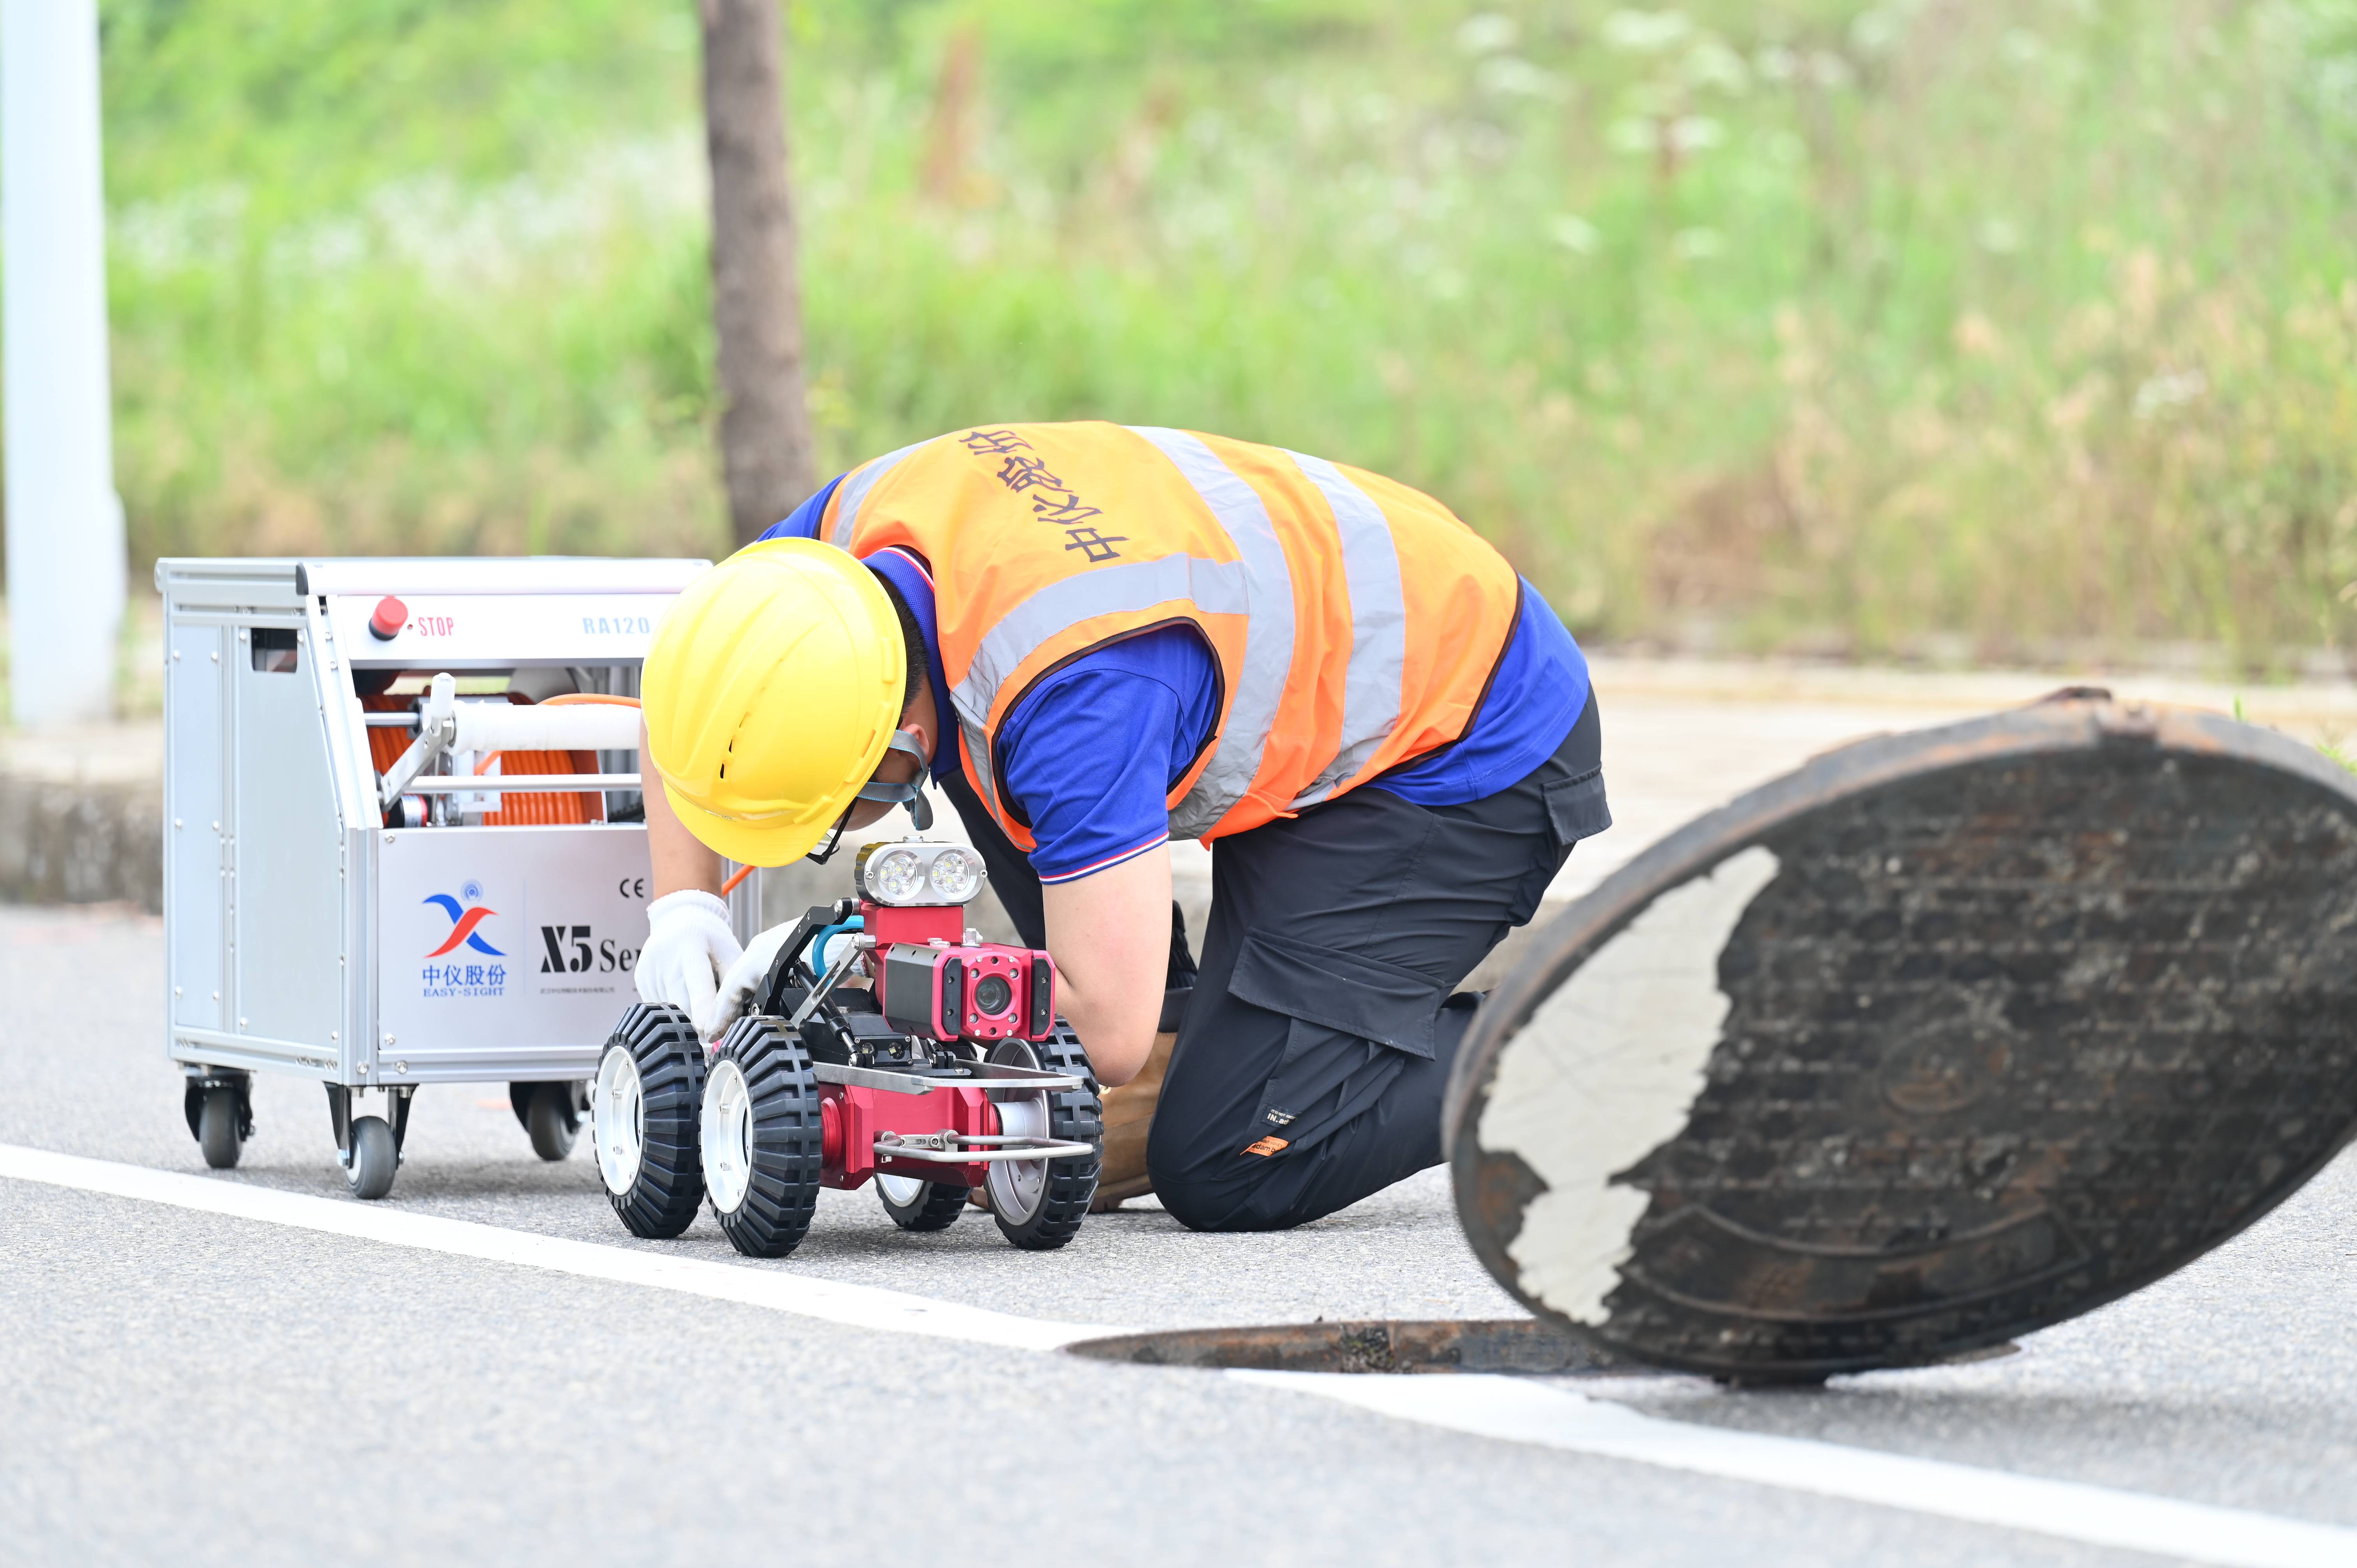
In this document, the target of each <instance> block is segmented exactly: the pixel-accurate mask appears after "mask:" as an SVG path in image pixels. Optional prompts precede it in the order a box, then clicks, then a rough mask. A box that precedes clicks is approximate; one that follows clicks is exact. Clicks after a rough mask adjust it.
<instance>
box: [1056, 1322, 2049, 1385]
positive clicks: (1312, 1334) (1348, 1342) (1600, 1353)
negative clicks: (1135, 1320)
mask: <svg viewBox="0 0 2357 1568" xmlns="http://www.w3.org/2000/svg"><path fill="white" fill-rule="evenodd" d="M1064 1348H1065V1349H1066V1350H1067V1351H1068V1352H1070V1353H1071V1354H1072V1355H1075V1356H1086V1357H1088V1358H1090V1359H1092V1360H1099V1361H1126V1362H1129V1363H1130V1364H1131V1365H1133V1366H1140V1367H1210V1368H1225V1367H1243V1368H1249V1369H1253V1370H1254V1371H1264V1372H1392V1373H1398V1372H1518V1373H1523V1374H1524V1375H1528V1376H1546V1377H1577V1376H1580V1375H1583V1374H1584V1375H1588V1376H1597V1377H1605V1376H1609V1377H1671V1376H1675V1375H1677V1374H1674V1373H1671V1372H1667V1371H1664V1370H1663V1369H1661V1368H1658V1367H1648V1366H1646V1365H1644V1364H1643V1363H1641V1362H1639V1361H1632V1360H1631V1359H1628V1358H1627V1357H1625V1356H1616V1355H1614V1354H1612V1353H1611V1352H1610V1351H1609V1350H1604V1349H1600V1348H1597V1347H1596V1346H1594V1345H1591V1344H1588V1343H1587V1341H1586V1340H1583V1339H1578V1338H1576V1337H1573V1336H1571V1335H1568V1334H1566V1333H1563V1332H1561V1331H1560V1330H1558V1329H1555V1328H1554V1327H1551V1326H1548V1325H1546V1324H1544V1323H1541V1322H1538V1321H1536V1320H1534V1319H1532V1318H1490V1319H1471V1320H1467V1319H1442V1320H1440V1321H1438V1322H1428V1323H1417V1322H1401V1321H1397V1320H1389V1319H1380V1318H1378V1319H1372V1320H1366V1321H1361V1322H1342V1323H1273V1324H1263V1325H1259V1326H1253V1327H1248V1328H1180V1329H1172V1330H1170V1331H1168V1332H1166V1333H1151V1334H1115V1335H1111V1336H1108V1337H1105V1338H1103V1339H1083V1340H1081V1341H1079V1342H1078V1343H1076V1344H1071V1345H1067V1346H1066V1347H1064ZM2019 1348H2020V1347H2019V1346H2018V1345H2012V1344H2006V1345H1993V1346H1990V1347H1988V1348H1985V1349H1980V1350H1971V1351H1967V1352H1965V1353H1964V1355H1961V1356H1956V1357H1953V1358H1951V1359H1949V1360H1948V1361H1946V1362H1943V1363H1941V1364H1942V1365H1954V1364H1956V1363H1958V1362H1964V1361H1983V1360H1988V1359H1992V1358H1995V1357H1998V1356H2010V1355H2012V1354H2013V1353H2014V1352H2015V1351H2016V1350H2018V1349H2019ZM1745 1381H1750V1380H1745ZM1761 1381H1765V1380H1761ZM1807 1381H1822V1379H1809V1380H1807Z"/></svg>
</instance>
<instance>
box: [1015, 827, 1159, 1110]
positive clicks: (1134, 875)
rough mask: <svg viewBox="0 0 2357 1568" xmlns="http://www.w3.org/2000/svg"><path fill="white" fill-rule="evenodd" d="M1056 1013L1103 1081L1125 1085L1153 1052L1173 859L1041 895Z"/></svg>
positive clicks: (1133, 862)
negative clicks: (1077, 1037) (1068, 1023)
mask: <svg viewBox="0 0 2357 1568" xmlns="http://www.w3.org/2000/svg"><path fill="white" fill-rule="evenodd" d="M1039 897H1040V903H1041V905H1042V907H1043V909H1044V912H1045V914H1046V915H1047V918H1048V951H1049V955H1050V956H1052V957H1053V958H1054V959H1055V961H1056V987H1057V1005H1058V1008H1059V1010H1060V1012H1062V1014H1063V1015H1064V1016H1065V1017H1066V1018H1068V1019H1070V1020H1071V1025H1072V1027H1073V1029H1074V1030H1075V1031H1076V1032H1077V1033H1078V1034H1079V1035H1080V1036H1081V1044H1082V1045H1083V1046H1085V1047H1088V1053H1089V1064H1090V1066H1092V1067H1093V1068H1094V1069H1096V1075H1097V1080H1098V1081H1099V1082H1101V1083H1103V1084H1105V1085H1107V1086H1108V1087H1114V1086H1118V1085H1121V1084H1125V1083H1127V1082H1128V1081H1129V1080H1130V1079H1133V1078H1135V1077H1136V1076H1137V1073H1138V1069H1140V1068H1143V1067H1144V1066H1145V1065H1146V1057H1147V1055H1148V1054H1149V1053H1151V1052H1152V1051H1153V1049H1154V1030H1155V1026H1156V1025H1157V1023H1158V1022H1159V1021H1160V1018H1161V1015H1162V987H1163V982H1164V979H1165V977H1166V975H1167V974H1168V970H1169V966H1170V856H1169V854H1168V853H1167V852H1165V851H1163V850H1160V849H1154V850H1149V851H1147V852H1146V854H1139V855H1132V856H1131V857H1130V858H1129V859H1127V860H1125V861H1123V862H1122V863H1121V864H1120V865H1115V866H1111V867H1108V868H1107V869H1105V870H1103V871H1100V872H1097V873H1095V874H1094V875H1089V876H1082V877H1077V878H1075V879H1073V880H1072V881H1070V882H1051V883H1049V884H1048V885H1047V886H1044V887H1042V888H1040V889H1039Z"/></svg>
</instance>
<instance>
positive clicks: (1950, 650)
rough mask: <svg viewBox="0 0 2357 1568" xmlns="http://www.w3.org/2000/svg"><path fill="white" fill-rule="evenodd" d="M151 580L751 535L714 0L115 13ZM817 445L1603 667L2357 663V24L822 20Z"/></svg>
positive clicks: (1456, 10) (130, 459) (113, 9)
mask: <svg viewBox="0 0 2357 1568" xmlns="http://www.w3.org/2000/svg"><path fill="white" fill-rule="evenodd" d="M102 18H103V27H104V62H105V63H104V70H105V92H106V104H107V109H106V113H107V129H106V134H107V138H108V144H107V153H108V178H109V183H110V199H111V204H112V219H111V222H112V230H111V245H112V252H111V254H112V262H111V264H112V279H111V282H112V290H113V311H114V317H113V319H114V331H115V387H116V403H117V409H118V426H117V443H118V451H119V458H118V462H119V467H120V471H121V485H122V489H123V492H124V499H125V503H126V505H127V507H128V509H129V514H130V517H131V520H132V527H133V548H134V552H135V555H136V556H138V557H140V558H142V559H144V558H145V557H147V556H152V555H154V554H156V553H171V552H242V551H271V552H275V551H291V550H349V551H393V550H410V549H415V550H426V551H493V552H505V551H629V552H668V551H694V552H699V553H707V552H716V551H717V550H719V549H720V548H721V547H722V542H723V535H724V526H723V522H722V515H723V513H722V507H721V504H720V501H719V497H718V486H717V482H716V471H715V469H716V463H715V458H714V456H713V455H712V443H711V439H710V433H711V427H712V424H713V421H714V419H715V410H714V408H713V406H712V391H711V373H710V366H711V348H710V340H709V327H708V316H707V312H706V299H705V254H704V243H705V241H704V221H703V184H702V179H703V177H702V167H701V142H700V133H699V130H698V123H697V119H696V107H695V105H696V99H695V91H696V37H695V30H694V20H693V13H692V9H691V7H690V6H689V5H688V4H687V0H672V3H670V4H665V5H647V4H637V5H630V4H622V3H619V0H102ZM791 32H792V36H793V40H794V48H795V59H794V76H793V82H794V85H793V88H792V92H791V98H792V102H791V114H792V123H793V126H794V131H795V134H796V135H797V137H798V138H799V140H798V145H797V146H796V148H795V162H796V170H797V178H798V180H799V183H800V188H801V194H802V221H803V243H804V257H805V268H804V271H805V285H806V289H807V310H808V322H809V335H810V344H811V354H812V365H811V373H812V385H813V413H814V415H815V418H816V421H817V424H818V425H819V429H820V432H821V436H822V440H823V443H824V446H825V452H824V456H826V458H827V459H828V461H829V463H830V465H831V466H832V467H842V466H845V465H848V464H849V463H851V462H854V461H856V460H857V459H859V458H860V457H863V456H868V455H872V454H873V453H875V452H877V451H881V450H884V449H886V448H888V447H890V446H896V445H898V444H899V443H901V442H903V441H906V440H908V439H910V438H913V437H915V436H919V435H929V434H932V433H935V432H938V431H941V430H943V429H946V428H948V427H950V426H952V425H954V424H962V423H965V422H968V421H975V420H984V419H1002V420H1003V419H1015V418H1066V417H1109V418H1115V419H1121V420H1125V421H1132V422H1151V423H1167V424H1184V425H1190V426H1194V427H1198V428H1203V429H1210V430H1216V431H1222V432H1225V433H1228V434H1232V435H1243V436H1249V437H1254V438H1258V439H1265V440H1271V441H1277V442H1282V443H1285V444H1286V445H1289V446H1296V447H1298V448H1301V449H1304V450H1308V451H1314V452H1318V453H1321V454H1324V455H1326V456H1332V457H1335V458H1338V459H1341V460H1345V461H1349V462H1353V463H1357V464H1361V465H1363V466H1365V467H1372V468H1375V469H1379V470H1382V471H1384V472H1387V473H1391V474H1394V475H1396V476H1398V477H1400V478H1404V479H1406V480H1408V481H1409V482H1412V483H1415V484H1416V485H1419V486H1422V487H1424V488H1426V489H1430V490H1432V491H1433V492H1435V493H1436V494H1437V495H1439V496H1441V497H1442V498H1444V499H1447V500H1448V502H1449V503H1450V504H1451V505H1453V506H1454V507H1456V509H1457V510H1458V511H1459V512H1460V513H1461V514H1462V515H1463V516H1465V517H1466V518H1467V519H1468V520H1469V521H1471V522H1472V523H1473V524H1474V525H1475V526H1476V527H1478V528H1480V530H1482V531H1483V532H1485V533H1487V534H1489V535H1490V536H1491V538H1493V539H1495V540H1497V541H1498V542H1500V543H1501V545H1502V546H1504V547H1505V548H1506V549H1507V550H1508V551H1509V553H1512V555H1513V557H1514V558H1515V559H1516V561H1517V562H1518V563H1519V564H1521V565H1522V566H1523V570H1524V571H1525V572H1526V573H1528V574H1529V575H1531V576H1532V577H1533V578H1534V580H1535V581H1536V582H1537V583H1538V584H1539V585H1541V586H1542V587H1543V588H1544V590H1545V591H1546V592H1547V593H1548V594H1549V595H1550V596H1552V597H1553V599H1554V600H1555V603H1556V604H1557V605H1558V607H1561V608H1562V610H1563V611H1564V613H1565V614H1566V617H1567V618H1569V619H1570V620H1571V621H1572V623H1573V624H1574V626H1575V627H1576V628H1579V629H1580V630H1581V631H1583V632H1584V633H1586V634H1588V635H1590V636H1595V637H1599V638H1610V639H1623V640H1628V639H1640V640H1653V641H1658V642H1663V643H1668V644H1673V645H1677V646H1684V647H1700V648H1714V647H1716V648H1744V649H1783V650H1807V651H1821V652H1829V653H1839V654H1848V655H1857V656H1889V655H1898V656H1902V657H1910V658H1926V659H1932V660H1963V659H1966V658H1975V657H1977V658H1992V657H1993V658H2024V657H2037V658H2052V657H2056V656H2057V652H2058V650H2061V651H2062V652H2065V653H2068V654H2071V655H2074V656H2077V657H2088V656H2091V655H2092V656H2103V655H2105V654H2111V655H2118V656H2132V655H2133V654H2134V653H2135V652H2136V650H2150V649H2152V648H2153V647H2154V646H2155V645H2156V644H2169V643H2192V644H2199V645H2204V646H2207V647H2210V648H2212V649H2214V650H2220V651H2221V652H2222V655H2223V656H2225V657H2228V658H2231V659H2232V660H2233V662H2235V663H2236V664H2238V665H2239V666H2241V667H2242V668H2244V669H2246V670H2252V671H2267V670H2270V669H2281V668H2283V667H2284V665H2285V664H2286V663H2287V661H2288V660H2292V659H2294V658H2295V657H2297V656H2298V653H2299V652H2300V651H2301V650H2319V649H2320V650H2345V649H2346V648H2348V647H2349V646H2350V644H2351V643H2352V640H2357V607H2352V603H2351V600H2352V598H2357V201H2352V195H2357V191H2352V186H2357V0H2081V3H2079V4H2075V5H2073V4H2069V3H2055V0H2045V3H2040V4H2034V5H2033V4H2029V0H1970V3H1966V0H1920V3H1908V0H1889V3H1885V4H1878V5H1860V4H1857V3H1855V0H1757V3H1742V4H1738V3H1736V0H1708V3H1695V4H1688V5H1684V7H1683V8H1681V9H1676V10H1669V9H1662V10H1645V9H1633V8H1625V7H1621V6H1618V5H1608V4H1585V3H1577V0H1527V3H1523V4H1513V5H1491V6H1486V7H1480V8H1474V7H1468V6H1462V5H1438V4H1433V3H1430V0H1393V3H1390V4H1379V3H1376V0H1192V3H1190V4H1189V5H1168V4H1155V3H1150V0H1061V3H1054V0H992V3H990V4H986V5H985V4H982V3H980V0H810V3H806V4H800V5H795V6H794V7H793V8H792V12H791Z"/></svg>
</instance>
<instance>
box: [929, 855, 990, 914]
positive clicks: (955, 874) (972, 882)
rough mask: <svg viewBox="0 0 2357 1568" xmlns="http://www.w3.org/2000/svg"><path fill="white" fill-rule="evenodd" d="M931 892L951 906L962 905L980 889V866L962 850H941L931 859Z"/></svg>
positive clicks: (971, 856) (972, 856)
mask: <svg viewBox="0 0 2357 1568" xmlns="http://www.w3.org/2000/svg"><path fill="white" fill-rule="evenodd" d="M930 880H931V883H932V885H933V891H934V892H935V893H936V894H938V895H940V896H941V897H943V898H946V899H948V900H949V901H950V902H951V903H952V904H963V903H964V902H965V901H966V900H967V899H969V898H971V897H974V894H975V893H976V892H978V891H979V890H980V889H981V887H982V865H981V863H980V862H979V861H977V860H976V859H975V857H974V855H973V854H969V853H968V852H966V851H965V850H962V849H952V850H943V851H942V853H941V854H938V855H935V856H934V857H933V870H932V875H931V878H930Z"/></svg>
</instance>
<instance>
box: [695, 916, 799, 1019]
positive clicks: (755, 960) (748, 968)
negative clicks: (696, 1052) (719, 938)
mask: <svg viewBox="0 0 2357 1568" xmlns="http://www.w3.org/2000/svg"><path fill="white" fill-rule="evenodd" d="M793 929H794V928H793V923H792V922H791V921H790V922H788V923H787V924H785V925H782V926H771V927H770V929H768V930H766V931H763V932H762V933H761V934H760V935H759V936H758V937H755V938H754V939H753V945H752V946H750V947H748V948H747V949H746V950H744V951H743V952H742V953H740V954H738V955H737V961H736V962H735V963H732V964H730V965H729V966H728V972H727V973H726V974H724V975H722V976H721V977H720V991H719V993H718V994H717V995H716V996H714V997H713V999H712V1000H711V1002H710V1003H708V1004H706V1010H705V1012H702V1013H698V1014H697V1015H695V1028H696V1032H697V1033H698V1034H700V1035H702V1036H704V1037H705V1039H707V1040H716V1039H718V1038H719V1037H720V1036H721V1034H722V1032H723V1031H725V1030H726V1028H727V1027H728V1026H729V1025H731V1024H733V1023H735V1022H736V1021H737V1019H738V1018H740V1017H743V1016H744V1015H745V1014H746V1013H747V1011H748V1010H749V1009H750V1008H751V1007H752V1005H753V993H755V992H757V991H759V990H760V989H761V982H763V981H764V980H767V979H768V978H769V977H770V965H771V964H773V963H775V962H777V961H778V950H779V949H780V948H781V947H783V946H785V945H786V938H787V937H789V936H790V935H791V934H792V932H793Z"/></svg>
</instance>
